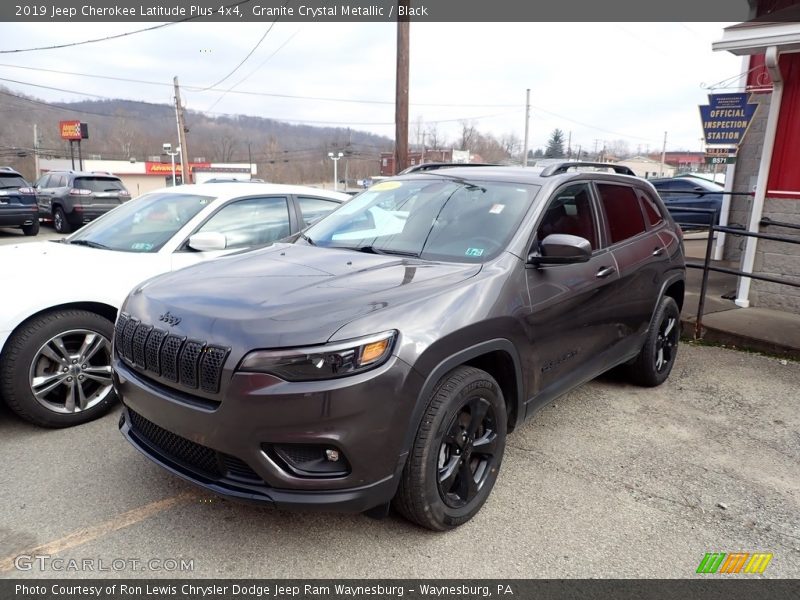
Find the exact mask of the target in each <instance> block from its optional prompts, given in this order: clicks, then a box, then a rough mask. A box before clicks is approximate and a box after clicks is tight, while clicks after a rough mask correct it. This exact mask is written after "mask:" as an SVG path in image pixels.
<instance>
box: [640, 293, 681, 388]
mask: <svg viewBox="0 0 800 600" xmlns="http://www.w3.org/2000/svg"><path fill="white" fill-rule="evenodd" d="M680 329H681V314H680V309H679V308H678V304H677V303H676V302H675V300H674V299H673V298H670V297H669V296H664V297H663V298H661V300H660V301H659V303H658V306H657V307H656V311H655V314H654V315H653V326H652V327H651V328H650V331H649V332H648V333H647V338H645V341H644V345H643V346H642V349H641V351H640V352H639V355H638V356H637V357H636V358H635V359H634V361H633V362H632V363H631V364H630V365H628V367H627V373H628V378H629V379H630V380H631V381H632V382H633V383H635V384H637V385H641V386H644V387H655V386H657V385H661V384H662V383H664V382H665V381H666V380H667V377H669V374H670V372H672V367H673V366H674V365H675V358H676V357H677V355H678V340H679V339H680V335H681V334H680Z"/></svg>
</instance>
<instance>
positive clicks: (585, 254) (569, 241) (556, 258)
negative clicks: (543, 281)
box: [528, 233, 592, 265]
mask: <svg viewBox="0 0 800 600" xmlns="http://www.w3.org/2000/svg"><path fill="white" fill-rule="evenodd" d="M591 257H592V245H591V244H590V243H589V240H587V239H586V238H582V237H578V236H577V235H568V234H566V233H551V234H550V235H548V236H547V237H546V238H544V239H543V240H542V242H541V243H540V244H539V252H538V253H536V252H533V253H531V254H529V255H528V263H529V264H532V265H564V264H572V263H582V262H588V260H589V259H590V258H591Z"/></svg>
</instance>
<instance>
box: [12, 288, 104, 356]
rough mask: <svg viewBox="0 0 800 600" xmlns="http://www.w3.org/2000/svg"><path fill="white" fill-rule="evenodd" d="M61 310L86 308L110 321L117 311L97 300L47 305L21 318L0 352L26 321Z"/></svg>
mask: <svg viewBox="0 0 800 600" xmlns="http://www.w3.org/2000/svg"><path fill="white" fill-rule="evenodd" d="M61 310H86V311H89V312H93V313H95V314H97V315H100V316H101V317H104V318H106V319H108V320H109V321H111V322H112V323H113V322H114V321H116V319H117V312H118V309H117V308H115V307H113V306H111V305H110V304H107V303H105V302H97V301H88V300H87V301H75V302H65V303H64V304H57V305H55V306H48V307H46V308H43V309H41V310H38V311H36V312H34V313H31V314H29V315H28V316H26V317H25V318H24V319H22V320H21V321H20V322H19V323H17V325H16V326H15V327H14V329H13V330H12V331H11V332H10V333H9V335H8V338H6V340H5V341H4V343H3V347H2V348H0V353H2V351H4V350H5V344H6V343H8V340H9V339H10V338H11V336H13V335H14V334H15V333H16V332H17V331H19V330H20V328H21V327H23V326H24V325H25V324H26V323H28V322H30V321H31V320H33V319H36V318H38V317H41V316H42V315H46V314H48V313H52V312H57V311H61Z"/></svg>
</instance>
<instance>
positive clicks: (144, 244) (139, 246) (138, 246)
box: [131, 242, 153, 252]
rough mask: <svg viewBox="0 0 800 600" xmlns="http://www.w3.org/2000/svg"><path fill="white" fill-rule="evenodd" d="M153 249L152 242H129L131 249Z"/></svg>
mask: <svg viewBox="0 0 800 600" xmlns="http://www.w3.org/2000/svg"><path fill="white" fill-rule="evenodd" d="M152 249H153V244H150V243H148V242H134V243H132V244H131V250H144V251H145V252H147V251H148V250H152Z"/></svg>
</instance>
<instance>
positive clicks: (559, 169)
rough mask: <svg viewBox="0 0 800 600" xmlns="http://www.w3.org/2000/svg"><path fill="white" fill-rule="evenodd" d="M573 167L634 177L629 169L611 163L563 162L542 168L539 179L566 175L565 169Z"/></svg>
mask: <svg viewBox="0 0 800 600" xmlns="http://www.w3.org/2000/svg"><path fill="white" fill-rule="evenodd" d="M573 167H593V168H595V169H613V170H614V172H615V173H616V174H617V175H632V176H633V177H636V173H634V172H633V171H632V170H631V169H630V168H628V167H626V166H624V165H615V164H611V163H594V162H566V161H565V162H563V163H557V164H555V165H548V166H546V167H545V168H544V170H543V171H542V172H541V173H540V174H539V176H540V177H550V176H552V175H560V174H561V173H566V172H567V169H572V168H573Z"/></svg>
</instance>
